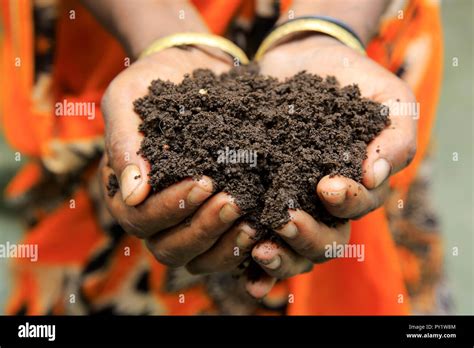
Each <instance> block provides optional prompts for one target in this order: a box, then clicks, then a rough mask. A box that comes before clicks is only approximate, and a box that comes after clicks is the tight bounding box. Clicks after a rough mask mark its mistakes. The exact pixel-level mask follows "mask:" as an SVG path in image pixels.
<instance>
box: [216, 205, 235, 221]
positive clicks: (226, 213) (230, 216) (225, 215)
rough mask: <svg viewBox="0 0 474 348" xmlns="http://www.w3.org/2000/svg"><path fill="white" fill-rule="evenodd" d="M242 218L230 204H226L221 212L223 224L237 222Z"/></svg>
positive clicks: (220, 216)
mask: <svg viewBox="0 0 474 348" xmlns="http://www.w3.org/2000/svg"><path fill="white" fill-rule="evenodd" d="M239 216H240V213H239V212H238V211H237V210H236V208H234V206H233V205H232V204H230V203H226V204H225V205H224V206H223V207H222V208H221V210H220V212H219V218H220V219H221V221H222V222H223V223H226V224H228V223H230V222H234V221H235V220H237V219H238V218H239Z"/></svg>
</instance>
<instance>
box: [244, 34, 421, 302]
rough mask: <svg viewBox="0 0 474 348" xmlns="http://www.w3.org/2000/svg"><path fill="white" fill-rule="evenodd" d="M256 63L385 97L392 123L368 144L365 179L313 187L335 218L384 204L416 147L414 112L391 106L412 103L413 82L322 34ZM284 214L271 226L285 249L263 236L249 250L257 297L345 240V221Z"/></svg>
mask: <svg viewBox="0 0 474 348" xmlns="http://www.w3.org/2000/svg"><path fill="white" fill-rule="evenodd" d="M260 66H261V73H262V74H264V75H270V76H274V77H277V78H279V79H284V78H287V77H290V76H292V75H294V74H296V73H298V72H300V71H302V70H306V71H307V72H309V73H314V74H318V75H320V76H323V77H324V76H327V75H333V76H335V77H336V78H337V79H338V80H339V82H340V84H341V86H345V85H349V84H354V83H356V84H358V85H359V88H360V90H361V94H362V96H364V97H367V98H369V99H371V100H374V101H377V102H381V103H388V105H389V106H390V120H391V125H390V126H389V127H388V128H386V129H385V130H383V131H382V132H381V133H380V134H379V135H378V136H377V137H376V138H375V139H374V140H373V141H372V142H371V143H370V144H369V145H368V147H367V159H366V160H365V161H364V162H363V163H362V169H363V178H362V185H361V184H359V183H357V182H355V181H354V180H351V179H349V178H345V177H342V176H336V177H332V178H330V177H329V176H326V177H324V178H322V179H321V180H320V181H319V183H318V184H317V187H316V188H315V189H316V192H315V193H316V194H317V195H318V197H319V198H320V200H321V201H322V202H323V204H324V206H325V207H326V209H327V210H328V212H329V213H331V214H332V215H334V216H337V217H341V218H349V219H357V218H360V217H362V216H364V215H366V214H367V213H369V212H371V211H373V210H374V209H376V208H378V207H379V206H381V205H382V203H383V202H384V200H385V199H386V197H387V195H388V192H389V181H388V178H389V176H390V175H393V174H395V173H397V172H398V171H400V170H401V169H403V168H404V167H406V166H407V165H408V164H409V163H410V161H411V160H412V159H413V157H414V155H415V152H416V128H417V122H416V119H417V117H415V116H417V115H401V114H397V113H396V112H395V111H396V109H397V108H396V107H394V106H396V105H397V103H415V102H416V100H415V97H414V95H413V93H412V92H411V90H410V88H409V87H408V86H407V85H406V84H405V83H404V82H403V81H402V80H400V79H399V78H398V77H396V76H395V75H393V74H392V73H390V72H389V71H387V70H385V69H384V68H383V67H381V66H379V65H378V64H377V63H376V62H374V61H372V60H371V59H370V58H368V57H365V56H362V55H360V54H359V53H357V52H356V51H354V50H352V49H351V48H349V47H347V46H345V45H344V44H342V43H340V42H339V41H337V40H336V39H333V38H331V37H328V36H324V35H311V36H307V37H303V38H300V39H297V40H293V41H289V42H286V43H284V44H280V45H279V46H276V47H275V48H273V49H271V50H270V51H268V52H267V53H266V54H265V56H264V57H263V58H262V60H261V62H260ZM398 105H399V104H398ZM289 213H290V216H291V221H290V222H289V223H287V224H286V225H285V226H283V227H282V228H281V229H279V230H277V231H276V233H277V234H279V235H280V236H281V237H282V239H283V240H284V241H285V242H286V244H287V245H288V246H289V247H290V248H288V247H285V246H281V245H278V244H276V243H273V242H269V241H266V242H262V243H259V244H257V245H256V246H255V247H254V248H253V250H252V257H253V259H254V260H255V261H256V262H257V263H258V264H259V265H260V266H261V267H262V269H263V270H265V272H266V276H264V277H262V279H260V280H258V281H255V282H250V281H249V282H247V290H248V291H249V293H251V294H252V295H253V296H255V297H263V296H264V295H265V294H267V293H268V292H269V291H270V289H271V288H272V286H273V284H274V283H275V280H276V279H284V278H288V277H291V276H294V275H297V274H299V273H302V272H306V271H309V270H310V269H311V268H312V265H313V264H314V263H318V262H322V261H325V260H326V258H325V256H324V251H325V246H326V245H331V244H332V243H333V242H336V244H344V243H348V241H349V237H350V226H349V223H346V224H342V225H339V226H337V227H334V228H331V227H328V226H326V225H324V224H322V223H320V222H317V221H315V220H314V219H313V218H312V217H311V216H310V215H308V214H307V213H305V212H304V211H301V210H292V211H290V212H289Z"/></svg>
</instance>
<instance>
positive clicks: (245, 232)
mask: <svg viewBox="0 0 474 348" xmlns="http://www.w3.org/2000/svg"><path fill="white" fill-rule="evenodd" d="M255 233H256V231H255V230H254V229H253V228H251V227H250V226H248V225H243V226H242V227H241V230H240V231H239V233H238V234H237V239H236V241H235V243H236V244H237V247H238V248H239V249H247V248H249V247H251V246H252V245H253V244H254V243H255V239H254V237H255Z"/></svg>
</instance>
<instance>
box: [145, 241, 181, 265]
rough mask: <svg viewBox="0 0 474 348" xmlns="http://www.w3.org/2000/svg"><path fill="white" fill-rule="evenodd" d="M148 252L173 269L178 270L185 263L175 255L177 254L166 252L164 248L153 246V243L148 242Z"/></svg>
mask: <svg viewBox="0 0 474 348" xmlns="http://www.w3.org/2000/svg"><path fill="white" fill-rule="evenodd" d="M146 245H147V248H148V250H150V252H151V253H152V255H153V256H154V257H155V259H156V260H157V261H158V262H159V263H161V264H163V265H165V266H167V267H172V268H177V267H181V266H183V265H184V264H183V262H181V261H180V260H179V259H178V258H177V257H176V255H175V253H173V252H171V251H169V250H166V249H164V248H160V247H159V246H156V245H153V243H151V242H149V241H147V242H146Z"/></svg>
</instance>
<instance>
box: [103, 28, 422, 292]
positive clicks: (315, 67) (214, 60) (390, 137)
mask: <svg viewBox="0 0 474 348" xmlns="http://www.w3.org/2000/svg"><path fill="white" fill-rule="evenodd" d="M215 53H216V52H215V51H212V50H207V49H202V48H189V49H180V48H169V49H166V50H164V51H161V52H157V53H155V54H152V55H150V56H147V57H145V58H142V59H139V60H137V61H136V62H135V63H133V64H132V65H131V66H130V67H128V68H127V69H125V70H124V71H123V72H121V73H120V74H119V75H118V76H117V77H116V78H115V79H114V80H113V81H112V82H111V84H110V85H109V87H108V89H107V91H106V93H105V95H104V98H103V100H102V111H103V115H104V118H105V129H106V132H105V139H106V145H105V146H106V148H105V150H106V151H105V154H104V158H103V160H102V162H101V169H100V174H101V178H102V185H101V186H102V189H103V191H104V194H103V197H104V200H105V202H106V205H107V207H108V209H109V211H110V212H111V214H112V216H113V217H114V218H115V219H116V220H117V221H118V223H119V224H120V225H121V226H122V227H123V228H124V229H125V231H127V232H128V233H130V234H132V235H134V236H136V237H138V238H142V239H144V240H145V242H146V246H147V247H148V249H149V250H150V252H151V253H152V254H153V255H154V256H155V258H156V259H157V260H158V261H159V262H161V263H162V264H164V265H167V266H170V267H180V266H184V267H186V269H187V270H188V271H189V272H191V273H193V274H208V273H214V272H232V271H234V270H236V269H237V268H238V266H239V265H240V264H242V263H243V262H244V261H245V260H246V259H247V258H248V257H249V256H250V257H251V258H252V259H253V260H254V261H255V262H256V263H257V264H258V265H259V266H260V267H261V269H262V276H261V277H260V278H259V279H257V280H255V279H252V280H251V281H250V280H248V279H246V278H245V277H243V282H244V284H245V287H246V290H247V291H248V293H249V294H250V295H252V296H253V297H256V298H262V297H264V296H265V295H266V294H267V293H268V292H269V291H270V290H271V288H272V287H273V285H274V284H275V282H276V280H277V279H285V278H289V277H292V276H295V275H298V274H300V273H304V272H308V271H310V270H311V269H312V267H313V264H315V263H319V262H324V261H326V258H325V246H326V245H332V243H333V242H336V243H337V244H344V243H348V242H349V237H350V222H347V223H345V224H340V225H338V226H336V227H329V226H326V225H324V224H323V223H321V222H318V221H316V220H314V219H313V218H312V217H311V216H310V215H309V214H307V213H306V212H304V211H302V210H290V211H289V214H290V217H291V219H290V221H289V222H288V223H286V224H285V225H284V226H281V227H280V228H279V229H277V230H275V233H276V234H278V235H279V236H281V238H282V239H283V240H284V241H285V243H278V244H277V243H274V242H272V241H262V242H256V241H255V239H254V238H253V237H254V235H255V230H253V229H252V228H251V227H250V226H249V225H248V224H246V223H245V222H240V223H236V221H237V220H238V219H239V217H240V216H241V211H240V210H239V207H238V206H237V205H236V203H235V201H234V200H233V198H232V197H231V196H230V195H229V194H227V193H225V192H215V190H214V188H213V183H212V180H211V178H209V177H206V176H204V177H202V178H200V179H199V180H193V179H192V178H189V179H185V180H183V181H181V182H178V183H176V184H174V185H172V186H170V187H168V188H166V189H164V190H162V191H161V192H158V193H156V194H153V195H150V194H149V193H150V185H149V184H148V177H147V173H148V171H149V164H148V163H147V162H146V161H145V160H144V159H143V158H142V157H141V156H140V155H138V154H137V151H138V149H139V148H140V143H141V141H142V137H143V135H141V134H140V133H139V132H138V126H139V124H140V119H139V116H138V115H136V114H135V112H134V110H133V101H134V100H136V99H137V98H140V97H143V96H144V95H146V94H147V88H148V86H149V85H150V83H151V81H152V80H154V79H157V78H160V79H162V80H170V81H172V82H174V83H179V82H180V81H181V80H182V79H183V76H184V75H185V74H187V73H191V72H192V71H193V70H194V69H197V68H207V69H211V70H212V71H214V72H215V73H216V74H220V73H223V72H225V71H228V70H229V69H231V68H232V67H233V61H232V59H228V58H227V57H226V56H225V55H222V54H215ZM259 65H260V68H261V73H262V74H264V75H269V76H273V77H276V78H279V79H284V78H287V77H290V76H292V75H294V74H296V73H298V72H300V71H302V70H306V71H307V72H309V73H314V74H318V75H320V76H323V77H324V76H327V75H333V76H335V77H336V78H337V79H338V80H339V82H340V84H341V85H342V86H344V85H348V84H353V83H356V84H358V85H359V88H360V90H361V93H362V95H363V96H364V97H367V98H369V99H372V100H374V101H377V102H381V103H386V102H387V101H397V102H402V103H403V102H415V98H414V96H413V93H412V92H411V90H410V88H409V87H408V86H407V84H406V83H405V82H403V81H402V80H401V79H399V78H398V77H396V76H395V75H394V74H392V73H390V72H389V71H387V70H385V69H384V68H383V67H381V66H380V65H378V64H377V63H376V62H374V61H372V60H371V59H370V58H368V57H366V56H363V55H361V54H359V53H357V52H356V51H354V50H353V49H351V48H349V47H347V46H345V45H344V44H342V43H340V42H339V41H337V40H335V39H333V38H330V37H327V36H323V35H312V36H308V37H304V38H300V39H297V40H293V41H288V42H286V43H283V44H280V45H278V46H276V47H274V48H273V49H271V50H270V51H268V52H267V53H266V54H265V56H264V57H263V58H262V59H261V61H260V62H259ZM390 118H391V125H390V126H389V127H387V128H386V129H385V130H383V131H382V132H381V133H380V134H379V136H377V137H376V138H375V139H374V140H373V141H372V142H371V143H370V144H369V145H368V147H367V158H366V160H365V161H364V162H363V164H362V166H363V173H364V174H363V179H362V185H360V184H358V183H356V182H354V181H353V180H351V179H349V178H345V177H341V176H336V177H332V178H330V177H328V176H327V177H324V178H322V179H321V180H320V181H319V182H318V183H317V185H316V187H315V188H314V194H315V195H318V197H319V199H320V200H321V201H322V202H323V204H324V206H325V207H326V209H327V210H328V211H329V212H330V213H331V214H332V215H334V216H337V217H341V218H348V219H357V218H360V217H363V216H364V215H366V214H367V213H369V212H371V211H373V210H374V209H376V208H378V207H379V206H381V205H382V203H383V202H384V200H385V199H386V197H387V195H388V193H389V180H388V179H389V177H390V176H391V175H393V174H395V173H396V172H398V171H400V170H401V169H403V168H404V167H405V166H407V165H408V163H410V161H411V159H412V158H413V156H414V154H415V151H416V120H415V119H414V118H412V117H406V116H403V115H392V114H391V115H390ZM111 173H113V174H115V175H116V176H117V178H118V179H119V184H120V191H119V192H118V194H116V195H115V196H113V197H109V196H108V195H107V193H106V188H105V187H106V185H107V183H108V178H109V175H110V174H111ZM360 189H362V190H361V191H359V190H360ZM354 193H357V195H355V194H354ZM183 201H184V202H185V204H184V207H183V204H182V202H183ZM236 247H237V248H238V250H239V252H238V253H235V250H236V249H235V248H236Z"/></svg>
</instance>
